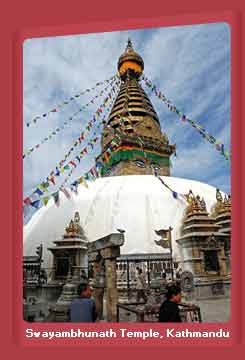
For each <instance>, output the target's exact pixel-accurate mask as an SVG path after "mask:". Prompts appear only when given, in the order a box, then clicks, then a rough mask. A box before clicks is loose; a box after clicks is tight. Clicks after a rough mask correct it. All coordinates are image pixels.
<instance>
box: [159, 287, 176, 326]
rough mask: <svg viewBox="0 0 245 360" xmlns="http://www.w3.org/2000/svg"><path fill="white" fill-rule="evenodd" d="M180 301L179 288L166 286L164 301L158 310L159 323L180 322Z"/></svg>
mask: <svg viewBox="0 0 245 360" xmlns="http://www.w3.org/2000/svg"><path fill="white" fill-rule="evenodd" d="M180 301H181V289H180V287H179V286H177V285H170V286H168V288H167V294H166V300H165V301H164V302H163V303H162V305H161V307H160V310H159V322H182V321H181V318H180V314H179V307H178V303H180Z"/></svg>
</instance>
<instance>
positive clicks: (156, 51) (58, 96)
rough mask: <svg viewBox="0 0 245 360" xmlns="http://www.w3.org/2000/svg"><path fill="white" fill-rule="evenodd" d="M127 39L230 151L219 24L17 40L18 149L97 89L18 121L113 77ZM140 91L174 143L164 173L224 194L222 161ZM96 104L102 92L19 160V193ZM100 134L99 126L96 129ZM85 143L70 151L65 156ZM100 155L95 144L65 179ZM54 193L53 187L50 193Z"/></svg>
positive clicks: (36, 180) (35, 180)
mask: <svg viewBox="0 0 245 360" xmlns="http://www.w3.org/2000/svg"><path fill="white" fill-rule="evenodd" d="M129 37H130V38H131V40H132V42H133V46H134V49H135V50H136V51H137V52H138V53H139V54H140V55H141V56H142V58H143V60H144V64H145V69H144V74H145V75H146V76H147V77H148V78H149V79H151V80H152V81H153V83H155V84H156V86H157V88H158V89H159V90H161V91H162V93H164V95H165V96H166V97H167V99H169V100H171V102H172V103H173V104H174V105H175V106H176V107H177V108H178V109H179V110H180V111H182V112H183V113H185V114H186V115H187V116H188V117H189V118H190V119H192V120H194V121H196V122H197V123H199V124H200V125H202V126H203V127H204V128H205V129H206V131H207V132H208V133H209V134H211V135H213V136H214V137H215V138H216V139H217V140H220V141H221V142H222V143H223V144H224V145H225V148H226V149H227V150H229V151H230V28H229V25H227V24H225V23H213V24H203V25H192V26H178V27H165V28H156V29H144V30H130V31H120V32H111V33H109V32H108V33H98V34H83V35H70V36H62V37H61V36H60V37H49V38H37V39H28V40H26V41H25V42H24V45H23V60H24V61H23V64H24V69H23V70H24V82H23V88H24V99H23V101H24V103H23V112H24V133H23V136H24V151H25V150H27V149H29V148H31V147H32V146H35V145H37V144H38V143H40V142H41V140H42V139H43V138H45V137H46V136H47V135H48V134H50V133H51V132H52V131H53V130H54V129H55V128H57V127H60V126H61V125H62V124H63V123H64V121H66V120H67V119H68V118H69V117H70V116H71V115H72V114H73V113H74V112H76V111H77V110H78V109H79V108H80V107H81V106H82V105H84V104H86V102H88V101H89V100H90V99H91V97H92V96H93V95H96V94H97V93H98V91H100V90H101V89H102V88H103V87H98V89H99V90H97V92H96V91H95V92H93V93H88V95H84V96H81V97H80V98H78V100H77V101H76V102H72V103H71V104H70V105H66V106H65V107H64V108H63V110H61V111H58V112H57V113H52V114H51V115H50V116H47V117H45V118H42V119H40V120H39V121H38V122H37V123H36V124H35V125H33V126H30V127H26V125H25V124H26V123H28V122H29V121H30V120H31V119H33V118H34V117H35V116H37V115H40V114H42V113H45V112H47V111H49V110H51V109H53V108H55V107H56V105H58V104H60V103H61V102H63V101H64V100H66V99H69V98H70V97H71V96H73V95H75V94H77V93H79V92H80V91H82V90H85V89H87V88H91V87H93V86H94V85H95V83H97V82H98V81H102V80H106V79H108V78H110V77H112V76H113V75H115V74H116V72H117V61H118V58H119V56H120V55H121V54H122V52H123V51H124V49H125V47H126V43H127V39H128V38H129ZM142 85H143V82H142ZM145 90H146V92H147V93H148V94H149V96H150V99H151V101H152V103H153V105H154V108H155V110H156V112H157V114H158V117H159V119H160V123H161V128H162V131H164V132H166V133H167V135H168V137H169V140H170V143H172V144H176V146H177V156H176V157H172V169H171V176H175V177H182V178H187V179H194V180H198V181H202V182H205V183H208V184H210V185H213V186H215V187H218V188H220V189H221V190H222V191H224V192H230V163H229V161H227V160H226V159H225V158H224V157H223V156H221V154H220V153H219V152H218V151H217V150H216V149H215V148H214V147H213V146H212V145H211V144H210V143H209V142H207V141H206V140H204V139H203V138H202V137H201V136H200V135H199V133H198V132H197V131H196V130H195V129H193V128H192V127H191V126H190V125H189V124H188V123H182V122H180V121H179V118H178V117H177V115H176V114H174V113H170V112H169V110H168V109H167V107H166V106H165V105H164V103H163V102H161V101H160V100H159V99H158V98H156V97H155V96H154V95H153V94H151V93H150V92H149V90H148V89H147V88H145ZM102 101H103V97H102V98H98V99H97V101H96V102H95V104H94V105H90V106H89V107H87V109H86V111H83V112H81V113H80V114H79V116H77V117H75V118H74V119H73V120H72V121H71V122H70V123H69V126H67V127H66V128H65V129H64V130H63V131H60V133H59V134H58V135H57V136H55V137H53V139H51V140H50V141H47V142H45V143H44V144H43V145H42V146H41V147H40V148H39V149H37V150H36V151H34V152H33V153H32V154H31V155H30V156H28V157H26V158H25V159H24V164H23V167H24V179H23V191H24V198H25V197H27V196H28V195H29V194H31V193H32V192H33V191H34V190H35V189H36V187H37V186H38V185H39V184H40V183H41V182H42V181H43V180H45V179H46V177H47V175H48V174H49V173H50V172H51V171H52V170H54V169H55V167H56V165H57V164H58V163H59V161H60V160H61V159H63V157H64V155H65V153H66V152H67V151H68V150H69V149H70V147H71V146H72V144H73V143H74V141H75V140H76V139H77V138H78V136H79V134H80V133H81V131H82V130H83V129H84V127H85V125H86V124H87V122H88V121H89V120H90V119H91V118H92V117H93V114H94V113H95V111H96V109H97V108H98V106H99V105H100V103H101V102H102ZM100 133H101V130H100V129H98V130H97V134H100ZM85 144H86V142H84V143H83V146H81V147H77V148H76V151H75V152H74V153H73V156H71V159H72V158H74V157H75V156H76V155H78V154H79V152H80V151H81V149H82V148H83V147H84V145H85ZM99 153H100V143H98V144H97V145H96V146H95V149H94V151H93V152H92V153H90V154H89V155H88V156H86V157H84V159H83V161H82V162H81V163H80V166H79V167H77V168H76V170H75V171H74V173H73V176H72V178H71V181H72V180H75V179H77V178H79V177H80V176H81V175H83V174H84V173H85V172H86V171H88V170H89V169H90V168H91V167H92V166H93V165H94V158H95V157H96V156H97V155H98V154H99ZM64 179H65V177H63V179H61V180H60V181H62V180H64ZM55 190H56V188H55V187H52V189H51V190H50V191H51V192H54V191H55Z"/></svg>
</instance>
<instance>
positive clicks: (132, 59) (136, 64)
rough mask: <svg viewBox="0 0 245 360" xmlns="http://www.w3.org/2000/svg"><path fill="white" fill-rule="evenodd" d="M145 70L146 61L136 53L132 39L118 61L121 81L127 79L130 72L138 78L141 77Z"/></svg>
mask: <svg viewBox="0 0 245 360" xmlns="http://www.w3.org/2000/svg"><path fill="white" fill-rule="evenodd" d="M143 70H144V61H143V59H142V57H141V56H140V55H139V54H138V53H137V52H136V51H134V48H133V44H132V41H131V39H128V43H127V46H126V49H125V51H124V53H123V54H122V55H121V56H120V57H119V60H118V71H119V74H120V77H121V79H123V80H124V79H126V78H127V76H128V71H131V72H134V74H135V75H136V77H139V76H140V75H141V74H142V73H143Z"/></svg>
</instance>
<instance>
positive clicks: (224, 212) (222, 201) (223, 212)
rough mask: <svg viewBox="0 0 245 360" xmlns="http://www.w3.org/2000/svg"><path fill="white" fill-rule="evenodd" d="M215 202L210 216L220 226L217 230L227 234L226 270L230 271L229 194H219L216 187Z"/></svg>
mask: <svg viewBox="0 0 245 360" xmlns="http://www.w3.org/2000/svg"><path fill="white" fill-rule="evenodd" d="M216 199H217V202H216V205H215V206H214V209H213V211H212V216H213V217H214V218H215V221H216V224H217V225H219V226H220V229H219V231H220V232H221V233H224V234H227V235H228V236H227V238H226V241H225V255H226V259H227V270H228V272H230V258H231V196H230V195H228V196H226V195H225V196H224V198H223V197H222V195H221V194H220V192H219V190H218V189H217V196H216Z"/></svg>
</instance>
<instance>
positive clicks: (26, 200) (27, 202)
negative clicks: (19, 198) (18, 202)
mask: <svg viewBox="0 0 245 360" xmlns="http://www.w3.org/2000/svg"><path fill="white" fill-rule="evenodd" d="M24 203H25V204H26V205H31V199H30V198H29V197H27V198H25V199H24Z"/></svg>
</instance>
